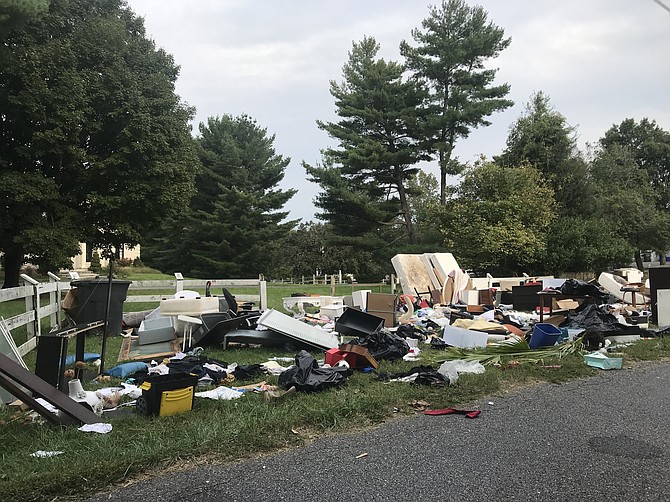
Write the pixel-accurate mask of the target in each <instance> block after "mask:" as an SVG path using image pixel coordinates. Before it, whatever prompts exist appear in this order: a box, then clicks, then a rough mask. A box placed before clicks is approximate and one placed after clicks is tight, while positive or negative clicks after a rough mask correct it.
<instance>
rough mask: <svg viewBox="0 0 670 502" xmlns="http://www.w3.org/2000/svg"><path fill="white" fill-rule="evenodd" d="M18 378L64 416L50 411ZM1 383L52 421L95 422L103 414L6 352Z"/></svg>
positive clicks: (0, 357) (0, 366)
mask: <svg viewBox="0 0 670 502" xmlns="http://www.w3.org/2000/svg"><path fill="white" fill-rule="evenodd" d="M15 382H18V383H19V384H20V385H21V386H22V387H25V388H26V389H28V390H30V391H31V392H32V394H33V395H34V396H40V397H42V398H43V399H44V400H45V401H47V402H48V403H49V404H51V405H52V406H55V407H56V408H58V409H59V410H60V411H61V412H62V413H63V414H64V415H65V416H60V417H59V416H57V415H54V414H53V413H51V412H50V411H48V410H47V409H46V408H44V407H43V406H42V405H40V404H39V403H38V402H37V401H36V400H35V399H34V398H33V396H31V395H29V394H27V393H26V392H24V391H23V390H22V389H21V388H19V387H18V386H17V385H16V383H15ZM0 386H2V387H3V388H5V389H7V390H8V391H9V392H11V393H12V394H13V395H15V396H16V397H17V398H19V399H20V400H21V401H23V402H24V403H25V404H27V405H28V406H30V407H31V408H32V409H33V410H35V411H36V412H37V413H39V414H40V415H42V416H43V417H44V418H46V419H47V420H50V421H51V422H53V423H56V424H59V425H63V424H65V423H67V422H70V421H76V422H79V423H82V424H95V423H98V422H100V421H101V419H100V417H98V416H97V415H96V414H95V413H93V412H92V411H91V410H89V409H88V408H86V407H84V406H82V405H81V404H79V403H78V402H76V401H75V400H73V399H71V398H70V397H69V396H68V395H67V394H63V393H62V392H61V391H59V390H58V389H56V388H55V387H53V386H52V385H49V384H48V383H47V382H45V381H44V380H42V379H41V378H40V377H38V376H36V375H33V374H32V373H31V372H30V371H28V370H27V369H25V368H23V367H22V366H21V365H20V364H18V363H15V362H14V361H12V360H11V359H10V358H8V357H7V356H5V355H3V354H0Z"/></svg>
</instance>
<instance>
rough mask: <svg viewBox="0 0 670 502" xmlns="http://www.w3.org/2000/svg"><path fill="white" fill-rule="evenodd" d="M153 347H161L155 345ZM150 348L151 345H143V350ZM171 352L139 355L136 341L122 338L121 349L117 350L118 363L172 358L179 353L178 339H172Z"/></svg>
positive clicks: (138, 345)
mask: <svg viewBox="0 0 670 502" xmlns="http://www.w3.org/2000/svg"><path fill="white" fill-rule="evenodd" d="M155 345H161V346H162V345H163V344H162V343H160V344H155ZM147 347H151V345H145V346H144V348H147ZM171 347H172V350H170V351H161V352H155V353H140V344H139V342H138V341H137V340H133V339H132V338H130V337H127V338H124V339H123V341H122V342H121V349H120V350H119V358H118V360H117V361H118V362H124V361H147V360H151V359H157V358H163V357H171V356H174V355H175V354H176V353H177V352H180V351H181V343H180V342H179V340H178V339H176V338H175V339H174V340H173V341H172V342H171Z"/></svg>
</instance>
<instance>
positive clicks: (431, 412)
mask: <svg viewBox="0 0 670 502" xmlns="http://www.w3.org/2000/svg"><path fill="white" fill-rule="evenodd" d="M481 412H482V410H472V411H468V410H455V409H454V408H442V409H441V410H426V411H424V412H423V414H424V415H434V416H439V415H454V414H455V415H465V418H477V417H478V416H479V414H480V413H481Z"/></svg>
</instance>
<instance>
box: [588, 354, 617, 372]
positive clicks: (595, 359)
mask: <svg viewBox="0 0 670 502" xmlns="http://www.w3.org/2000/svg"><path fill="white" fill-rule="evenodd" d="M584 361H585V362H586V364H588V365H589V366H593V367H594V368H600V369H601V370H620V369H621V367H622V366H623V357H607V356H606V355H604V354H600V353H595V354H586V355H584Z"/></svg>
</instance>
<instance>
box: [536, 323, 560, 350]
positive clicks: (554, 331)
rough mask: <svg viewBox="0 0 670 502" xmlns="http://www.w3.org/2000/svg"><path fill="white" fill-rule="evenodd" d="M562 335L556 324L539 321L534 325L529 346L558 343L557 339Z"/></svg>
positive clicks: (547, 345)
mask: <svg viewBox="0 0 670 502" xmlns="http://www.w3.org/2000/svg"><path fill="white" fill-rule="evenodd" d="M560 336H561V330H560V329H558V328H557V327H556V326H554V325H553V324H548V323H545V322H539V323H537V324H536V325H535V326H534V327H533V332H532V333H531V335H530V343H529V344H528V346H529V347H530V348H531V349H537V348H540V347H551V346H552V345H555V344H556V341H557V340H558V337H560Z"/></svg>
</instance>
